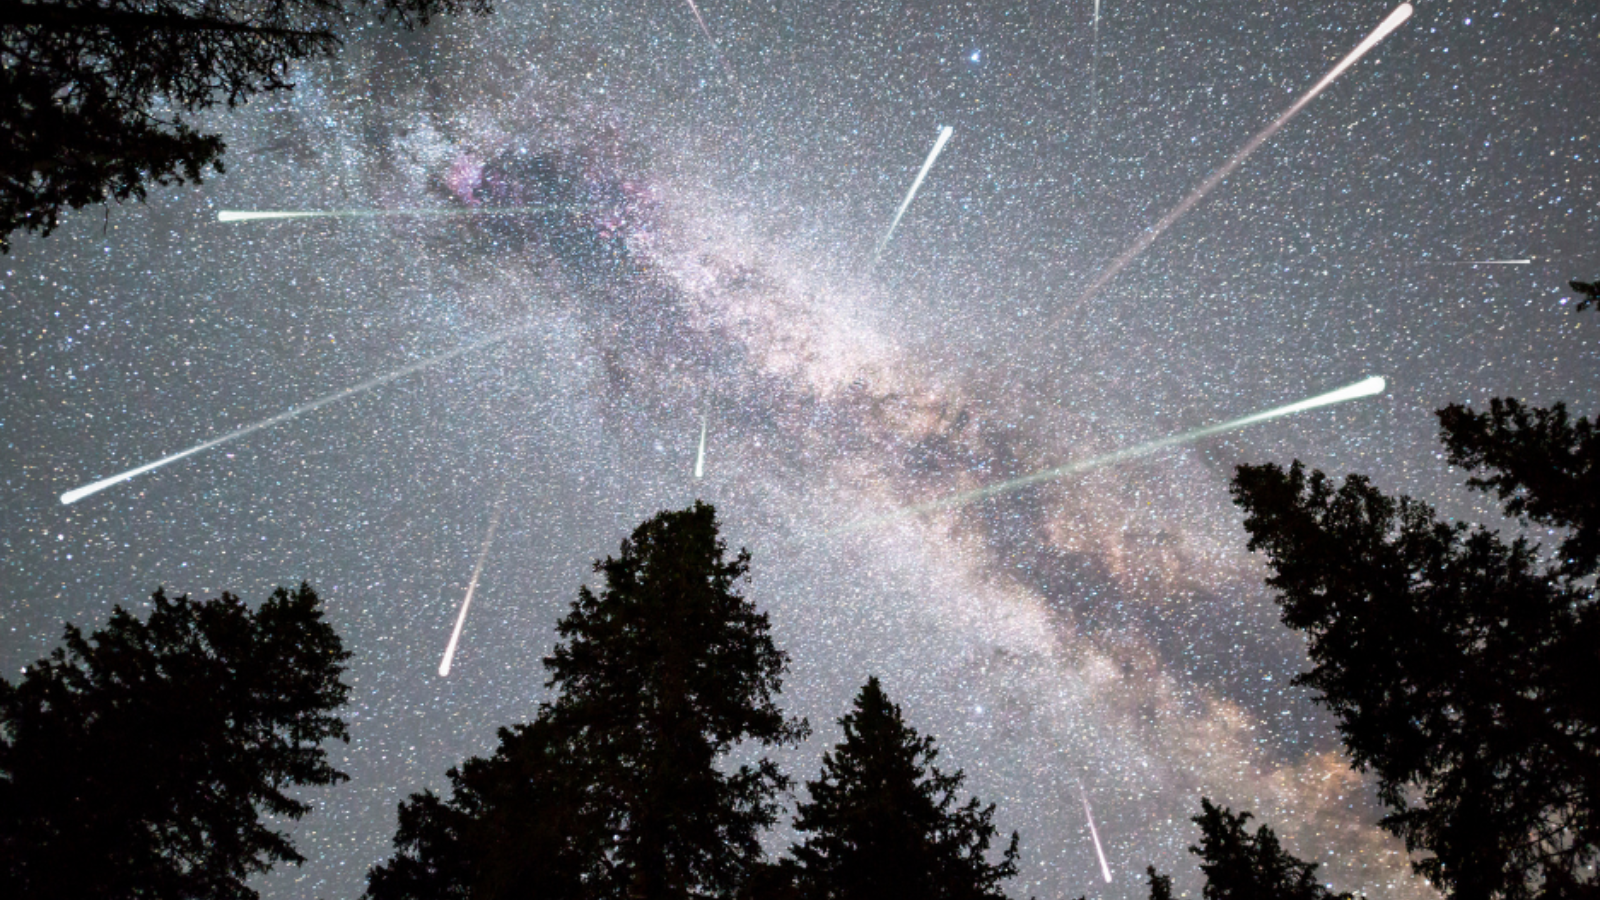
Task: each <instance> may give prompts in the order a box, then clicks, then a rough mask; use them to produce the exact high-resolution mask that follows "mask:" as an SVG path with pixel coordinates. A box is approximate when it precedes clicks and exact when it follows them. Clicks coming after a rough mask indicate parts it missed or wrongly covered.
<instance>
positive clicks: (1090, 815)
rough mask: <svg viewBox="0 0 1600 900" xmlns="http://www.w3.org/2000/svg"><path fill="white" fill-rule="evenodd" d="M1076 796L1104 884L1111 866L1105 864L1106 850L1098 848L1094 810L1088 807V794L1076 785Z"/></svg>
mask: <svg viewBox="0 0 1600 900" xmlns="http://www.w3.org/2000/svg"><path fill="white" fill-rule="evenodd" d="M1078 796H1079V797H1082V798H1083V815H1084V818H1086V819H1088V820H1089V836H1090V837H1092V838H1094V855H1095V856H1097V857H1099V858H1100V874H1101V875H1103V876H1105V879H1106V884H1110V883H1111V866H1109V865H1107V864H1106V851H1104V850H1102V849H1100V830H1099V829H1097V828H1095V827H1094V810H1092V809H1090V808H1089V795H1088V793H1086V792H1085V791H1084V789H1083V785H1081V784H1080V785H1078Z"/></svg>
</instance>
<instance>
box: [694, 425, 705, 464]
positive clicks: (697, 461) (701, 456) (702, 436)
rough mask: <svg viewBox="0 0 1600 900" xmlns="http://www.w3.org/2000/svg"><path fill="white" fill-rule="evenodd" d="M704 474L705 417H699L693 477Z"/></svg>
mask: <svg viewBox="0 0 1600 900" xmlns="http://www.w3.org/2000/svg"><path fill="white" fill-rule="evenodd" d="M705 473H706V417H705V416H701V417H700V451H699V452H698V453H696V454H695V455H694V477H696V478H700V477H702V476H703V475H705Z"/></svg>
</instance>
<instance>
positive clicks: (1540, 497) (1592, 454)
mask: <svg viewBox="0 0 1600 900" xmlns="http://www.w3.org/2000/svg"><path fill="white" fill-rule="evenodd" d="M1439 425H1440V432H1441V434H1442V437H1443V440H1444V445H1445V447H1446V448H1447V449H1448V450H1449V451H1450V462H1451V464H1452V465H1457V466H1460V467H1462V468H1463V469H1466V470H1467V471H1468V472H1480V471H1482V472H1485V473H1486V474H1485V475H1483V476H1476V475H1475V476H1474V477H1472V478H1470V479H1468V480H1467V484H1468V485H1469V486H1471V487H1473V488H1476V489H1478V490H1481V491H1485V492H1493V493H1494V494H1495V496H1496V497H1497V498H1498V499H1499V500H1500V501H1501V502H1502V503H1503V504H1504V505H1505V511H1506V514H1507V515H1511V516H1516V517H1518V518H1521V519H1525V520H1529V521H1532V522H1536V523H1538V524H1540V525H1544V526H1546V527H1548V528H1558V529H1562V530H1564V531H1567V532H1569V534H1568V536H1567V537H1566V538H1565V539H1564V540H1563V541H1562V542H1561V546H1560V549H1559V551H1558V552H1559V554H1560V556H1561V563H1562V564H1561V570H1560V574H1561V575H1562V576H1563V577H1564V578H1567V579H1575V578H1584V577H1587V576H1589V575H1592V574H1594V573H1595V570H1596V567H1597V565H1600V432H1597V431H1596V430H1595V427H1594V424H1593V423H1592V422H1590V421H1589V420H1588V419H1584V418H1579V419H1578V420H1577V421H1576V422H1573V421H1572V420H1571V419H1569V418H1568V416H1567V408H1566V406H1565V405H1563V404H1561V403H1557V404H1555V405H1554V406H1552V407H1550V408H1549V409H1541V408H1539V407H1527V406H1524V405H1522V404H1521V403H1519V402H1517V401H1516V400H1514V399H1511V398H1506V399H1501V398H1498V397H1497V398H1495V399H1493V400H1490V401H1489V411H1488V412H1486V413H1475V412H1473V411H1472V410H1470V409H1468V408H1467V407H1464V406H1460V405H1454V404H1452V405H1451V406H1447V407H1445V408H1444V409H1442V410H1440V411H1439Z"/></svg>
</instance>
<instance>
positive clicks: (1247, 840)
mask: <svg viewBox="0 0 1600 900" xmlns="http://www.w3.org/2000/svg"><path fill="white" fill-rule="evenodd" d="M1200 809H1201V812H1200V815H1198V816H1195V817H1194V820H1193V821H1194V823H1195V824H1196V825H1199V826H1200V845H1199V846H1194V845H1190V847H1189V852H1190V853H1193V854H1194V855H1196V856H1198V857H1200V860H1201V861H1200V871H1201V872H1202V873H1204V874H1205V877H1206V884H1205V888H1204V889H1203V895H1204V897H1205V900H1354V897H1353V895H1351V894H1334V893H1333V892H1331V891H1329V890H1328V889H1327V888H1326V887H1324V886H1323V885H1320V884H1318V883H1317V879H1316V872H1317V864H1316V863H1308V862H1303V861H1301V860H1300V859H1299V858H1297V857H1295V856H1294V854H1292V853H1289V852H1288V851H1286V850H1284V849H1283V847H1282V846H1281V845H1280V844H1279V843H1278V836H1277V835H1276V834H1274V833H1273V832H1272V829H1271V828H1268V827H1267V826H1265V825H1263V826H1261V827H1260V828H1258V829H1256V833H1255V834H1251V833H1250V832H1249V831H1248V830H1246V829H1245V823H1246V822H1248V821H1249V820H1250V818H1251V816H1250V814H1249V813H1247V812H1241V813H1238V814H1237V815H1235V814H1234V813H1233V811H1232V810H1230V809H1228V808H1226V807H1218V806H1214V805H1213V804H1212V803H1211V801H1210V800H1209V799H1207V798H1205V797H1201V798H1200ZM1145 872H1146V873H1147V874H1148V875H1149V878H1150V900H1172V878H1171V876H1168V875H1157V874H1156V870H1155V868H1154V867H1149V868H1146V869H1145Z"/></svg>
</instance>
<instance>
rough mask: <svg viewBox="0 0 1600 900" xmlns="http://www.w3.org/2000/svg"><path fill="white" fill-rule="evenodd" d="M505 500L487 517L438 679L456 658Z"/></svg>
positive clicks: (443, 676)
mask: <svg viewBox="0 0 1600 900" xmlns="http://www.w3.org/2000/svg"><path fill="white" fill-rule="evenodd" d="M504 504H505V498H504V497H502V498H500V502H499V503H496V504H495V505H494V515H492V516H490V517H489V533H488V534H487V535H485V536H484V539H483V549H481V550H479V551H478V562H477V564H476V565H474V566H473V567H472V579H471V580H470V581H468V582H467V596H466V597H464V598H462V600H461V612H460V613H459V614H458V615H457V616H456V627H455V630H454V631H451V632H450V643H448V644H446V645H445V647H444V659H441V660H439V677H440V678H446V677H448V676H449V675H450V662H451V661H452V660H454V659H455V657H456V644H457V643H458V642H459V641H460V640H461V626H463V625H465V624H467V610H468V609H469V608H470V607H471V606H472V595H473V594H474V593H476V592H477V590H478V578H479V577H480V576H482V575H483V563H484V561H485V560H487V559H488V558H489V548H491V547H493V546H494V533H495V529H497V528H499V527H500V509H501V507H502V506H504Z"/></svg>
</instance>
